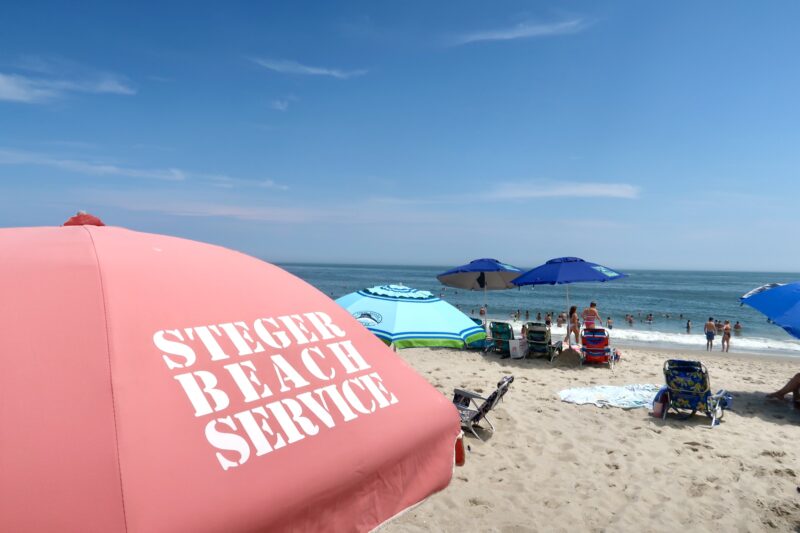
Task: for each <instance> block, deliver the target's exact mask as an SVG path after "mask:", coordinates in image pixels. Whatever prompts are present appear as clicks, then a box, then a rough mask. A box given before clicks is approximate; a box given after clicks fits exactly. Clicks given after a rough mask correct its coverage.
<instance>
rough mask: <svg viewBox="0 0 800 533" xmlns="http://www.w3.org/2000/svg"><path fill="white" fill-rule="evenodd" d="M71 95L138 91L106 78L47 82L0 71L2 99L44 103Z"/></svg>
mask: <svg viewBox="0 0 800 533" xmlns="http://www.w3.org/2000/svg"><path fill="white" fill-rule="evenodd" d="M69 93H90V94H118V95H133V94H136V90H135V89H134V88H133V87H131V86H130V85H128V84H126V83H125V82H124V81H123V80H122V79H120V78H117V77H114V76H111V75H103V76H100V77H93V78H89V79H80V80H76V79H47V78H34V77H30V76H23V75H21V74H3V73H1V72H0V100H5V101H8V102H22V103H28V104H35V103H44V102H49V101H51V100H54V99H57V98H61V97H64V96H66V95H67V94H69Z"/></svg>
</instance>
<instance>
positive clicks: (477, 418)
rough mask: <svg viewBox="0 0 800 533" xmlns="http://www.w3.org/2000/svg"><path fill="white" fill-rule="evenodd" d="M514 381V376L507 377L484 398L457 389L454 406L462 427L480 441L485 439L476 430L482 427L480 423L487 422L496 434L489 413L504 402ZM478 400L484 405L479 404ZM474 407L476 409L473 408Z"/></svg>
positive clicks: (475, 393)
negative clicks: (504, 397)
mask: <svg viewBox="0 0 800 533" xmlns="http://www.w3.org/2000/svg"><path fill="white" fill-rule="evenodd" d="M513 381H514V376H505V377H504V378H503V379H501V380H500V381H499V382H498V383H497V388H496V389H495V390H494V392H492V393H491V394H490V395H489V396H487V397H484V396H482V395H480V394H478V393H477V392H472V391H468V390H464V389H455V390H454V391H453V405H455V406H456V409H458V414H459V416H460V417H461V427H462V428H464V429H466V430H468V431H469V432H470V433H472V434H473V435H475V438H477V439H478V440H479V441H481V442H483V439H482V438H481V436H480V435H478V432H477V431H475V428H477V427H481V426H480V423H481V422H482V421H484V420H485V421H486V423H487V424H489V428H491V431H492V433H494V424H492V421H491V420H489V416H488V415H489V412H490V411H492V410H493V409H494V408H495V407H497V404H498V403H500V402H501V401H502V400H503V396H505V395H506V393H507V392H508V389H509V386H510V385H511V383H512V382H513ZM478 400H481V401H482V402H483V403H481V404H478ZM473 407H474V408H473Z"/></svg>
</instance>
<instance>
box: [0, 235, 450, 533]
mask: <svg viewBox="0 0 800 533" xmlns="http://www.w3.org/2000/svg"><path fill="white" fill-rule="evenodd" d="M0 295H2V297H0V331H1V332H2V334H1V335H0V339H2V347H0V399H2V401H1V402H0V424H2V438H0V531H15V532H18V531H62V532H63V531H103V532H116V531H119V532H123V531H127V532H140V531H146V532H158V531H180V532H186V531H192V532H205V531H226V532H236V531H282V530H293V531H320V530H326V531H362V530H369V529H372V528H374V527H376V526H378V525H379V524H381V523H383V522H384V521H386V520H388V519H389V518H391V517H393V516H395V515H397V514H398V513H400V512H401V511H403V510H404V509H407V508H409V507H410V506H413V505H414V504H416V503H418V502H420V501H421V500H423V499H424V498H426V497H427V496H429V495H430V494H432V493H433V492H436V491H438V490H441V489H443V488H444V487H445V486H446V485H447V484H448V483H449V481H450V477H451V474H452V468H453V454H454V442H455V441H456V439H457V438H458V434H459V432H460V428H459V417H458V414H457V413H456V410H455V409H454V408H453V406H452V405H451V403H450V402H449V401H448V399H447V398H445V397H444V396H443V395H441V394H440V393H438V392H437V391H436V390H435V389H433V388H432V387H431V386H430V385H429V384H428V383H427V382H426V381H425V380H424V379H423V378H422V377H420V376H419V375H418V374H416V373H415V372H414V371H413V370H412V369H410V368H409V367H408V366H407V365H406V364H405V363H404V362H403V361H402V360H400V359H398V358H397V356H396V355H395V354H393V353H392V352H391V351H390V350H389V349H388V348H387V347H386V346H385V345H384V344H383V343H382V342H381V341H380V340H378V339H377V338H376V337H375V336H374V335H372V334H371V333H370V332H369V331H368V330H367V329H365V328H363V327H362V326H361V325H360V324H359V323H358V322H357V321H356V320H355V319H353V318H352V317H351V316H350V315H349V314H348V313H347V312H346V311H345V310H344V309H342V308H341V307H339V306H338V305H337V304H336V303H334V302H333V301H332V300H330V299H329V298H327V297H326V296H325V295H324V294H322V293H321V292H319V291H317V290H316V289H314V288H313V287H311V286H310V285H308V284H306V283H305V282H303V281H301V280H300V279H298V278H296V277H294V276H292V275H290V274H288V273H287V272H285V271H283V270H281V269H280V268H277V267H275V266H273V265H270V264H267V263H264V262H262V261H259V260H257V259H254V258H252V257H248V256H246V255H243V254H240V253H237V252H233V251H230V250H226V249H224V248H219V247H216V246H211V245H207V244H201V243H198V242H193V241H188V240H184V239H178V238H173V237H166V236H161V235H152V234H145V233H138V232H134V231H128V230H125V229H121V228H116V227H108V226H105V227H101V226H95V225H83V226H81V225H78V226H67V227H58V228H16V229H0Z"/></svg>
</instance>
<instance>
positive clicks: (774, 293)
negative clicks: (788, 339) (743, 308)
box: [739, 281, 800, 339]
mask: <svg viewBox="0 0 800 533" xmlns="http://www.w3.org/2000/svg"><path fill="white" fill-rule="evenodd" d="M739 301H740V302H742V303H743V304H747V305H749V306H750V307H752V308H753V309H755V310H757V311H760V312H762V313H764V314H765V315H766V316H767V318H769V319H770V320H771V321H772V322H774V323H775V324H777V325H778V326H780V327H782V328H783V329H785V330H786V332H787V333H788V334H789V335H791V336H793V337H796V338H798V339H800V282H797V281H796V282H794V283H787V284H785V285H784V284H780V283H770V284H768V285H763V286H761V287H758V288H756V289H753V290H752V291H750V292H748V293H747V294H745V295H744V296H742V297H741V298H739Z"/></svg>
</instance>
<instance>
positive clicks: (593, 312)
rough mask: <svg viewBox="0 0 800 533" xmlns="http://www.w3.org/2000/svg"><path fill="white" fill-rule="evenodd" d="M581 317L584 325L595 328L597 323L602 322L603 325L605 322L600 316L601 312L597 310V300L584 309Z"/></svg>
mask: <svg viewBox="0 0 800 533" xmlns="http://www.w3.org/2000/svg"><path fill="white" fill-rule="evenodd" d="M581 318H583V327H585V328H593V327H595V324H600V325H601V326H602V324H603V319H602V318H600V312H599V311H598V310H597V304H596V303H595V302H592V303H590V304H589V307H587V308H586V309H584V310H583V313H581Z"/></svg>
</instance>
